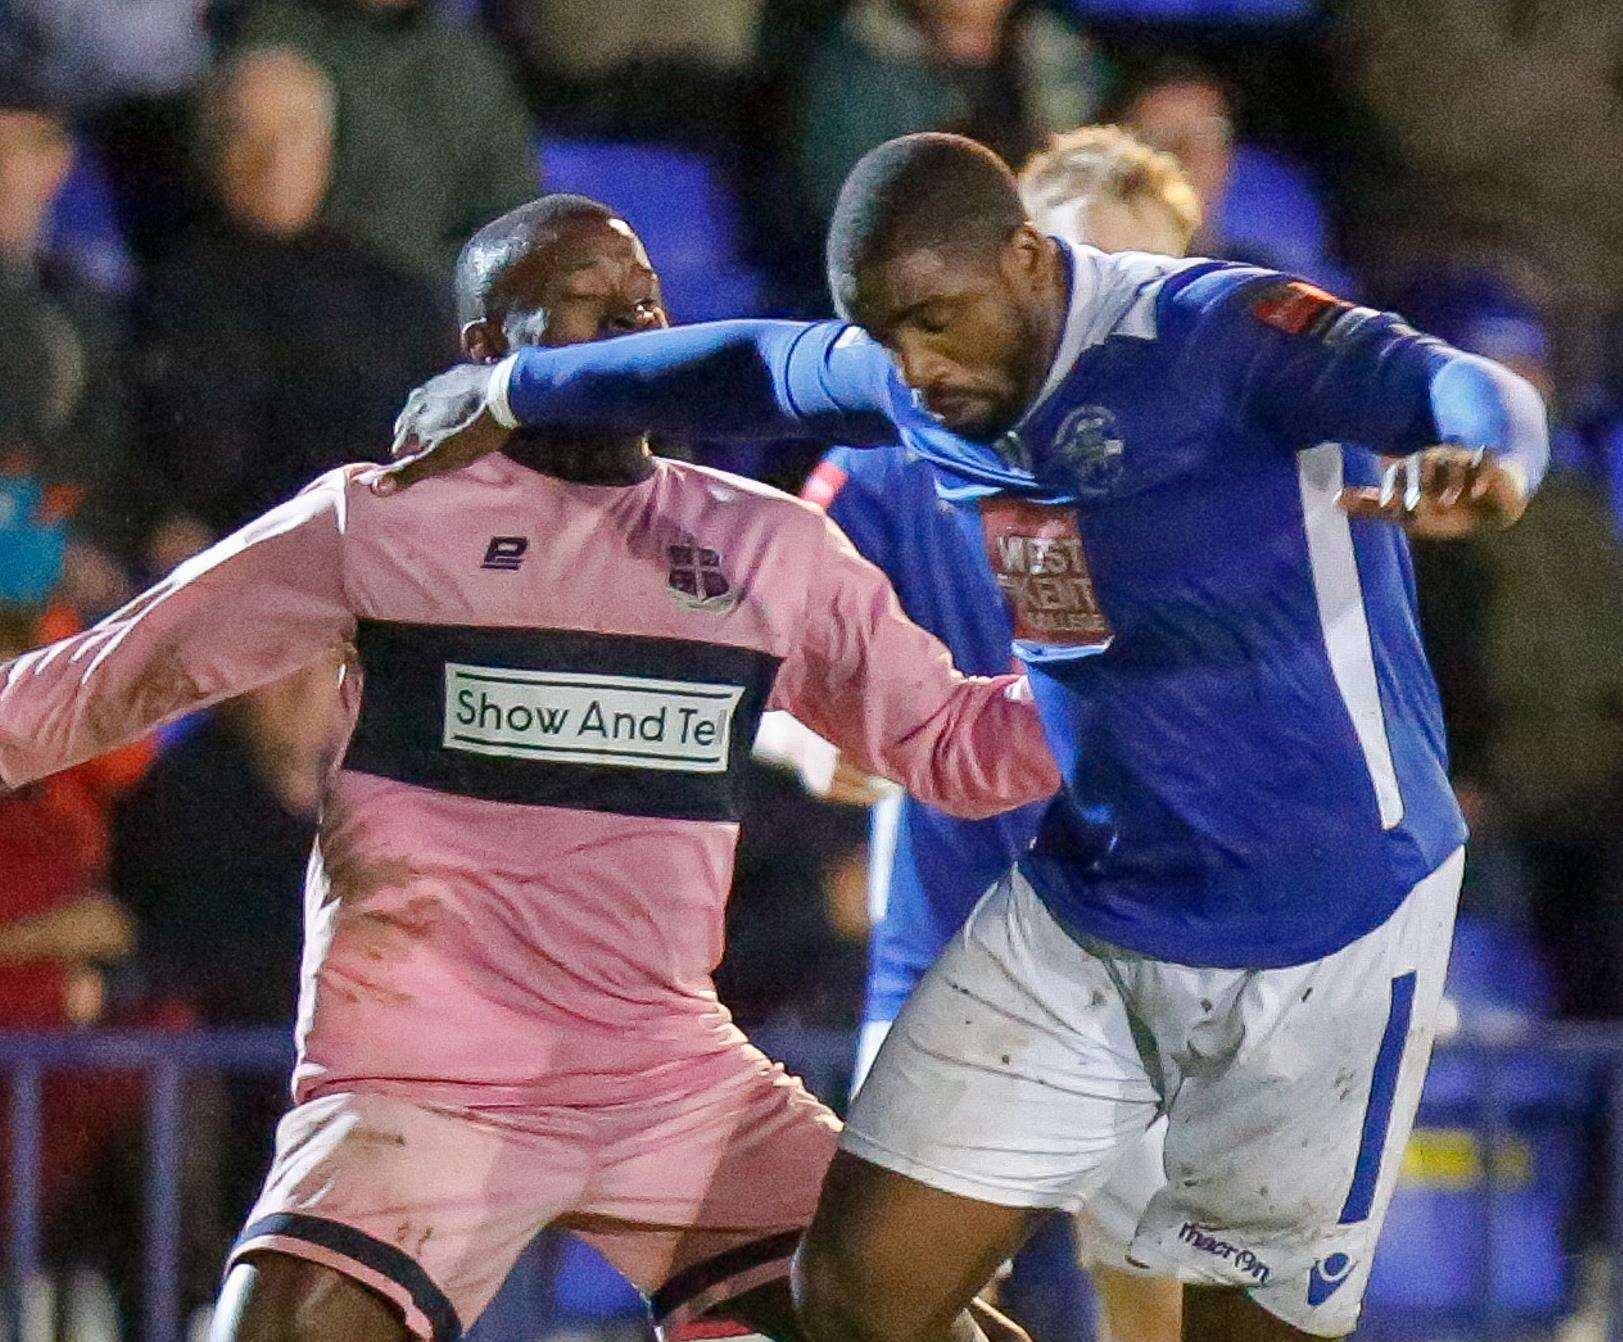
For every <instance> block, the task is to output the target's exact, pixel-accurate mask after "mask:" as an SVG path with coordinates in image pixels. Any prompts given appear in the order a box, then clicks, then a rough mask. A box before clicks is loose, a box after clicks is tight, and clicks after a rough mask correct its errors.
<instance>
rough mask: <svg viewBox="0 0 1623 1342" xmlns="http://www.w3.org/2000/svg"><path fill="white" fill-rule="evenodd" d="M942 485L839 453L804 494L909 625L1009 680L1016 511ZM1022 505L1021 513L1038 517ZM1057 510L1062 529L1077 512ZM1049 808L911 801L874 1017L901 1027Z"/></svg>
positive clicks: (892, 884) (892, 874)
mask: <svg viewBox="0 0 1623 1342" xmlns="http://www.w3.org/2000/svg"><path fill="white" fill-rule="evenodd" d="M938 479H939V477H938V476H937V474H936V472H935V470H934V469H933V468H932V467H931V466H930V465H929V464H928V463H926V462H924V461H921V460H920V459H919V458H918V456H917V454H916V453H913V452H910V451H907V450H906V449H900V450H897V449H890V450H866V449H861V450H859V449H853V448H848V447H838V448H835V449H834V450H833V451H832V452H830V453H829V454H828V455H827V456H826V457H825V458H824V459H823V461H822V464H821V465H819V466H818V468H817V470H816V471H815V472H814V473H813V475H812V478H811V480H810V481H809V482H808V484H807V487H806V491H805V496H806V497H807V498H810V499H812V500H813V501H815V502H817V503H819V504H821V505H822V506H824V507H825V508H826V509H827V510H828V513H829V515H830V516H831V517H832V518H833V519H834V520H835V521H836V522H837V523H838V524H839V526H840V528H841V530H843V531H844V532H845V534H846V535H847V536H849V537H850V538H851V541H852V543H853V544H854V545H855V546H856V547H857V549H858V550H860V551H861V552H862V554H863V556H864V557H865V558H867V559H868V560H870V561H872V562H873V563H874V564H876V565H877V566H878V567H879V568H881V569H883V570H884V571H885V573H886V575H887V576H888V577H889V578H890V580H891V583H892V584H893V585H894V586H895V588H896V594H897V596H898V598H899V599H900V600H901V603H902V609H903V610H905V611H906V612H907V614H908V617H909V618H910V619H911V620H912V621H913V622H914V623H915V624H918V625H921V626H923V627H924V628H925V629H928V630H929V631H930V632H931V633H932V634H934V635H935V636H936V637H937V638H939V639H940V640H941V641H942V642H943V643H945V644H946V645H947V647H948V649H949V650H950V651H951V653H952V659H953V662H954V664H955V665H956V666H957V667H958V668H959V669H960V670H961V671H966V672H968V673H970V674H972V675H985V676H992V675H1001V674H1003V673H1004V672H1006V671H1008V670H1010V669H1011V666H1012V664H1013V661H1014V654H1013V641H1014V616H1013V612H1015V611H1018V610H1020V609H1021V607H1020V606H1019V604H1018V598H1019V592H1018V590H1014V589H1012V588H1011V586H1010V584H1009V583H1008V580H1007V577H1006V573H1005V570H1006V567H1007V566H1006V565H1005V564H1004V563H1003V562H1002V560H1003V558H1004V555H1005V552H1006V551H1008V550H1009V548H1010V546H1011V545H1012V544H1015V543H1017V542H1012V541H1011V540H1010V531H1009V528H1008V525H1007V520H1008V509H1007V508H1005V507H1003V506H1002V505H1001V500H1000V498H999V496H991V497H990V499H989V500H988V501H987V502H985V503H983V500H982V499H981V498H979V497H970V498H959V499H954V498H951V497H948V496H946V494H944V492H943V491H942V490H940V489H938V488H937V481H938ZM1014 506H1015V508H1016V510H1017V511H1018V512H1019V513H1020V514H1021V515H1022V516H1028V515H1030V514H1032V512H1033V510H1032V509H1031V508H1029V507H1028V506H1026V505H1023V504H1018V503H1017V504H1015V505H1014ZM1055 512H1056V515H1057V516H1058V517H1059V524H1060V525H1061V526H1064V525H1065V523H1066V521H1067V519H1068V513H1067V512H1066V511H1065V510H1055ZM1036 515H1037V516H1038V517H1039V518H1042V516H1043V514H1042V511H1041V510H1038V511H1037V514H1036ZM1043 520H1047V519H1043ZM1026 529H1027V531H1031V532H1035V531H1038V530H1040V526H1028V527H1027V528H1026ZM1000 547H1001V548H1000ZM1039 567H1040V565H1039ZM1046 806H1047V803H1039V804H1037V805H1033V806H1026V807H1022V808H1020V809H1019V810H1015V811H1010V812H1007V813H1005V814H1004V815H1001V816H995V817H993V818H991V819H989V820H962V819H958V818H957V817H954V816H950V815H947V814H946V813H945V812H943V811H939V810H937V809H936V808H935V807H933V806H926V805H925V804H924V803H922V802H920V801H917V800H916V799H914V798H912V797H905V798H903V799H902V802H901V807H900V813H899V815H898V816H897V817H896V821H895V823H896V832H895V836H894V840H893V844H891V845H884V847H888V848H889V849H890V856H889V859H888V861H887V862H886V866H887V867H888V870H886V871H883V872H878V873H876V876H877V877H878V878H879V879H880V880H882V882H883V889H884V891H885V912H884V916H883V918H881V919H880V921H879V924H878V926H877V927H876V928H875V929H874V934H873V940H872V944H871V947H870V952H869V975H868V1000H867V1007H866V1013H867V1016H868V1019H870V1020H892V1019H894V1018H895V1016H896V1013H897V1012H898V1011H899V1010H901V1006H902V1003H903V1002H905V1001H906V1000H907V997H908V994H909V993H911V992H912V990H913V986H914V984H916V983H917V982H918V981H919V979H920V978H921V977H922V976H923V974H924V971H925V970H927V969H928V968H929V967H930V966H931V965H932V964H933V963H934V962H935V960H936V958H937V956H939V955H940V954H941V950H942V948H943V947H944V946H945V945H946V944H947V942H948V940H949V939H950V938H951V937H952V935H953V933H955V932H956V931H957V930H958V929H959V928H960V927H962V926H963V923H964V920H965V919H966V918H967V917H968V916H969V911H970V910H971V909H972V908H974V906H975V902H976V901H977V900H978V899H979V898H980V897H981V895H983V894H984V893H985V892H986V890H987V888H988V887H989V886H990V885H991V884H992V883H993V882H994V881H995V880H997V879H998V877H1000V876H1002V875H1003V874H1004V873H1005V872H1006V871H1008V870H1009V868H1010V867H1012V866H1013V865H1014V864H1015V861H1016V859H1018V858H1019V857H1020V856H1021V854H1023V853H1024V852H1025V851H1026V849H1027V848H1029V847H1030V846H1031V840H1032V838H1033V836H1034V835H1035V834H1036V832H1037V825H1038V822H1039V820H1040V819H1041V817H1042V813H1043V811H1044V810H1045V809H1046ZM880 847H881V845H879V844H876V845H875V848H876V850H878V849H879V848H880ZM876 860H883V859H879V858H876Z"/></svg>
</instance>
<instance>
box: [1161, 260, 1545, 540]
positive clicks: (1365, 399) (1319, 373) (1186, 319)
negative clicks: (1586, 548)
mask: <svg viewBox="0 0 1623 1342" xmlns="http://www.w3.org/2000/svg"><path fill="white" fill-rule="evenodd" d="M1167 316H1168V319H1169V321H1170V322H1171V323H1173V325H1174V326H1177V325H1178V324H1185V325H1184V330H1185V331H1186V332H1187V341H1188V344H1187V346H1186V350H1185V356H1186V358H1188V359H1189V360H1190V361H1191V363H1192V364H1198V366H1200V367H1202V368H1205V369H1217V370H1219V377H1218V378H1217V379H1216V382H1217V386H1218V389H1219V393H1220V394H1221V395H1223V396H1225V397H1227V398H1228V399H1229V402H1230V403H1231V404H1232V405H1234V406H1237V407H1238V408H1239V409H1240V410H1241V411H1242V412H1243V413H1245V414H1248V415H1256V416H1259V417H1260V418H1262V419H1263V420H1264V421H1265V422H1267V423H1268V424H1270V425H1271V426H1273V427H1274V428H1275V429H1276V430H1278V432H1279V433H1280V435H1281V437H1282V439H1283V440H1284V441H1285V442H1286V443H1288V444H1289V445H1290V446H1292V447H1311V446H1313V445H1315V444H1317V443H1320V442H1326V441H1335V442H1346V443H1356V444H1359V445H1361V446H1365V447H1369V448H1373V449H1374V450H1375V451H1377V452H1379V453H1382V454H1384V455H1385V456H1386V457H1387V458H1388V459H1389V465H1388V469H1387V471H1386V474H1385V477H1384V479H1383V480H1382V482H1381V483H1380V484H1379V485H1378V486H1372V487H1367V488H1366V487H1353V488H1349V489H1348V490H1346V491H1345V492H1344V493H1343V496H1342V500H1341V502H1342V507H1343V508H1344V509H1346V511H1347V512H1349V513H1351V514H1352V515H1353V516H1355V517H1363V518H1376V519H1382V520H1386V521H1391V522H1394V523H1397V524H1399V525H1402V526H1404V527H1406V528H1407V529H1408V530H1410V531H1411V532H1413V533H1414V534H1416V535H1420V536H1425V537H1428V538H1450V537H1458V536H1465V535H1469V534H1471V533H1472V532H1475V531H1477V530H1487V529H1497V528H1501V527H1505V526H1509V525H1510V524H1511V523H1513V522H1515V521H1516V520H1517V519H1518V518H1519V517H1520V516H1521V514H1522V512H1523V510H1524V509H1525V508H1526V506H1527V500H1528V498H1529V497H1530V496H1531V494H1532V492H1533V490H1535V489H1536V488H1537V487H1538V484H1539V481H1540V480H1541V479H1542V478H1543V475H1544V470H1545V467H1546V465H1547V464H1548V461H1549V426H1548V423H1547V419H1546V416H1545V410H1544V404H1543V401H1542V400H1541V399H1540V397H1539V394H1538V392H1537V391H1536V390H1534V388H1533V387H1532V386H1531V385H1530V384H1529V383H1528V382H1527V381H1526V380H1525V379H1524V378H1521V377H1519V376H1517V375H1516V374H1515V373H1513V372H1511V371H1510V370H1509V369H1507V368H1504V367H1501V366H1500V365H1498V364H1496V363H1493V362H1492V361H1490V360H1488V359H1483V358H1479V357H1478V356H1476V355H1471V354H1465V353H1462V352H1461V351H1459V350H1456V349H1453V348H1452V347H1450V346H1448V345H1446V344H1444V343H1443V342H1442V341H1440V340H1436V339H1433V338H1431V337H1429V336H1424V335H1421V334H1420V333H1418V332H1416V331H1415V330H1414V329H1413V328H1411V327H1409V326H1407V325H1406V324H1405V323H1404V322H1403V320H1402V319H1401V318H1399V317H1397V316H1396V315H1394V314H1392V313H1383V312H1377V311H1375V310H1374V309H1372V308H1365V307H1357V306H1355V305H1353V304H1351V303H1345V302H1342V301H1341V300H1339V299H1336V298H1334V297H1332V296H1331V295H1329V294H1326V293H1324V292H1323V291H1322V290H1319V289H1316V288H1314V287H1313V286H1312V285H1308V284H1304V283H1302V282H1301V281H1299V280H1292V279H1290V278H1289V277H1287V276H1283V275H1277V274H1269V273H1267V272H1257V271H1246V270H1225V271H1217V272H1212V273H1209V274H1207V275H1205V276H1202V277H1200V278H1199V279H1197V280H1195V282H1194V283H1192V284H1190V285H1189V286H1188V287H1187V288H1186V289H1184V290H1182V291H1180V292H1179V293H1178V294H1177V296H1176V298H1175V299H1174V300H1173V310H1172V311H1171V312H1170V313H1168V314H1167Z"/></svg>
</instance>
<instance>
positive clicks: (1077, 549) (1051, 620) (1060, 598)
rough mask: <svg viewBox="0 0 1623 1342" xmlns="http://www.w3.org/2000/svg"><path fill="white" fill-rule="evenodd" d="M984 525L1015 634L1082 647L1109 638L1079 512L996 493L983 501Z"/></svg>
mask: <svg viewBox="0 0 1623 1342" xmlns="http://www.w3.org/2000/svg"><path fill="white" fill-rule="evenodd" d="M981 522H982V525H983V527H984V528H985V531H986V558H987V560H988V561H989V562H990V563H991V565H992V576H993V577H994V578H996V579H997V585H998V587H999V588H1000V589H1001V590H1002V592H1003V596H1004V599H1005V600H1007V601H1008V603H1009V613H1010V615H1011V616H1012V617H1013V619H1014V636H1015V638H1017V639H1020V640H1022V641H1024V642H1030V643H1047V644H1057V645H1060V646H1064V647H1079V648H1088V647H1095V648H1102V647H1104V646H1105V645H1106V644H1107V643H1109V642H1110V638H1111V632H1112V631H1111V628H1110V621H1109V620H1108V619H1106V618H1105V613H1104V611H1103V610H1102V609H1101V608H1100V606H1099V599H1098V597H1097V595H1095V593H1094V590H1093V574H1092V572H1091V571H1090V570H1089V568H1088V556H1087V551H1086V550H1084V549H1083V547H1082V533H1081V531H1080V530H1079V529H1078V527H1077V521H1076V511H1075V509H1073V508H1068V507H1063V506H1059V505H1055V504H1046V503H1033V502H1031V501H1030V500H1029V499H1022V498H1015V497H1012V496H1008V495H994V496H992V497H990V498H987V499H984V500H982V502H981Z"/></svg>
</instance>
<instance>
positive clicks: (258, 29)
mask: <svg viewBox="0 0 1623 1342" xmlns="http://www.w3.org/2000/svg"><path fill="white" fill-rule="evenodd" d="M251 45H276V46H289V47H293V48H295V49H296V50H298V51H301V52H302V53H304V54H305V55H306V56H308V57H310V59H311V60H313V61H314V62H315V63H316V64H317V65H319V66H321V68H322V69H323V70H325V71H326V72H327V74H328V76H329V77H330V78H331V79H332V81H333V83H334V85H335V86H336V88H337V93H338V145H337V157H336V161H335V163H334V168H333V183H332V189H331V192H330V194H329V197H328V201H327V205H326V211H325V219H326V222H327V223H328V224H329V225H330V226H332V227H333V228H335V229H337V230H338V231H340V232H343V233H347V234H349V235H350V236H351V237H354V238H358V239H360V240H362V241H365V242H369V243H371V244H372V245H373V246H374V247H375V248H377V249H378V250H379V251H380V252H381V254H382V255H384V256H385V257H388V258H390V259H393V260H394V261H396V262H398V263H403V264H405V265H407V266H409V267H410V268H411V269H412V270H414V271H415V272H416V273H418V274H421V275H423V276H425V277H426V278H427V279H428V280H429V281H430V282H431V283H432V284H434V285H435V286H436V287H437V288H438V289H439V290H440V291H441V292H443V289H444V285H445V284H446V283H447V282H448V280H449V277H450V273H451V267H452V263H453V262H454V261H455V259H456V254H457V250H458V248H459V247H461V245H462V243H463V242H464V241H466V239H467V237H468V235H469V234H470V233H472V232H473V231H474V229H476V228H478V227H479V226H480V225H482V224H485V223H488V222H489V221H490V220H491V219H493V218H494V217H495V216H497V215H499V214H502V213H504V212H505V211H507V210H510V209H512V208H513V207H514V206H515V205H521V204H523V203H524V202H525V201H527V200H530V199H532V198H533V197H534V196H535V194H536V192H537V190H538V186H539V184H538V181H537V172H536V160H535V149H534V145H533V143H532V140H531V134H530V126H529V122H528V119H527V117H526V114H525V110H524V105H523V102H522V100H521V99H520V97H519V94H518V90H517V89H516V88H515V86H514V84H513V82H512V79H511V77H510V76H509V74H508V71H507V69H506V67H505V66H504V65H503V63H502V61H501V58H500V56H499V54H498V53H497V52H496V51H495V50H494V48H493V47H492V46H491V45H490V44H489V42H488V41H486V39H484V38H483V37H482V36H481V35H479V34H478V33H476V32H474V31H472V30H470V29H464V28H459V27H456V26H454V25H452V24H450V23H448V22H444V21H442V20H441V19H440V18H439V17H437V16H436V15H435V14H434V13H432V12H431V11H430V10H429V9H428V8H427V7H425V6H417V7H413V8H410V9H406V10H396V9H368V8H367V7H366V5H365V4H364V0H269V3H267V4H265V5H263V6H262V7H260V8H259V9H257V10H255V11H253V12H252V13H250V14H249V16H248V17H247V19H246V21H245V22H244V25H243V27H242V30H241V32H240V33H239V35H238V46H239V47H241V46H251Z"/></svg>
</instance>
